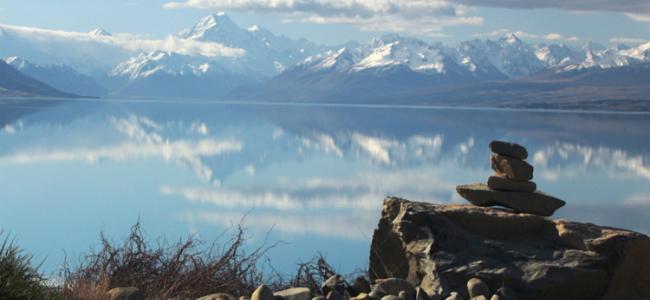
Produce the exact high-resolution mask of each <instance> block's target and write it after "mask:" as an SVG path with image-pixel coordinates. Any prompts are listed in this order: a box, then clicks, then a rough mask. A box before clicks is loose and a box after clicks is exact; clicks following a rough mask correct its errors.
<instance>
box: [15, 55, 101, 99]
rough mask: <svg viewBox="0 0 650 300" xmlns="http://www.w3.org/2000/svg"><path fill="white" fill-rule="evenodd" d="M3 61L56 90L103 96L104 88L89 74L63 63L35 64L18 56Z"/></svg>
mask: <svg viewBox="0 0 650 300" xmlns="http://www.w3.org/2000/svg"><path fill="white" fill-rule="evenodd" d="M4 61H5V62H6V63H7V64H9V65H11V66H12V67H14V68H15V69H16V70H18V71H20V72H22V73H23V74H25V75H27V76H30V77H32V78H34V79H37V80H39V81H42V82H44V83H46V84H48V85H50V86H52V87H54V88H56V89H58V90H61V91H66V92H68V93H74V94H77V95H84V96H105V95H107V94H108V91H107V90H106V88H104V87H103V86H101V85H100V84H99V83H97V81H95V79H93V78H92V77H90V76H87V75H84V74H81V73H79V72H77V71H76V70H74V69H73V68H71V67H69V66H67V65H64V64H52V65H37V64H34V63H31V62H29V61H27V60H25V59H22V58H20V57H16V56H12V57H7V58H5V59H4Z"/></svg>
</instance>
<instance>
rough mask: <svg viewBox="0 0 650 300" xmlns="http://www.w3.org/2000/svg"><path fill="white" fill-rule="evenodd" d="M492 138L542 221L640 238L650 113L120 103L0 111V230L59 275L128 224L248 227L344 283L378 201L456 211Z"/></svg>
mask: <svg viewBox="0 0 650 300" xmlns="http://www.w3.org/2000/svg"><path fill="white" fill-rule="evenodd" d="M494 139H502V140H507V141H512V142H517V143H520V144H522V145H524V146H526V147H527V148H528V150H529V153H530V158H529V162H531V163H532V164H533V165H534V166H535V178H534V181H535V182H537V184H538V187H539V188H540V189H541V190H542V191H544V192H546V193H549V194H551V195H554V196H556V197H558V198H560V199H563V200H565V201H567V205H566V206H565V207H564V208H561V209H560V210H559V211H558V212H557V213H556V215H555V216H554V217H556V218H568V219H572V220H577V221H584V222H592V223H597V224H600V225H607V226H614V227H622V228H626V229H632V230H636V231H640V232H642V233H647V232H648V231H649V230H650V115H648V114H615V113H587V112H549V111H512V110H473V109H444V108H423V107H419V108H417V107H391V106H381V107H369V106H365V107H363V106H335V105H289V104H274V105H264V104H233V103H214V102H213V103H204V102H198V101H182V100H179V101H126V100H125V101H121V100H119V99H115V100H94V101H66V102H63V101H56V103H54V102H53V101H44V102H42V103H36V104H34V103H31V104H22V105H4V106H0V201H1V204H2V205H1V206H0V228H2V229H3V230H5V232H9V233H10V234H11V235H12V236H14V237H16V238H17V241H18V243H19V244H20V245H21V246H23V247H24V248H26V249H27V250H28V251H30V252H31V253H34V254H35V255H36V257H37V258H38V259H39V260H44V264H43V269H44V270H45V271H47V272H56V270H57V268H58V267H59V266H60V265H61V264H62V263H63V261H64V258H65V257H66V256H67V257H68V259H69V260H70V261H71V262H72V263H74V261H76V260H77V258H78V257H79V255H80V254H82V253H84V252H86V251H88V250H89V249H91V248H96V247H97V246H98V244H99V234H100V232H101V231H104V232H105V233H106V234H107V235H108V236H109V237H110V238H111V239H113V240H115V241H118V240H120V239H121V238H123V237H125V236H126V235H127V234H128V232H129V228H130V226H131V225H133V224H134V223H135V222H137V221H138V220H140V221H141V222H142V224H143V227H144V229H145V232H146V234H147V235H148V236H149V237H150V238H152V241H153V242H155V241H156V240H157V239H158V238H159V237H164V238H166V239H168V240H171V241H175V240H177V239H179V238H180V237H181V236H187V235H190V234H194V235H196V236H197V237H198V238H200V239H203V240H206V241H211V240H213V239H215V238H217V237H219V236H223V234H224V230H227V229H228V228H230V227H232V226H235V225H236V224H238V223H239V222H240V220H241V219H242V218H243V217H245V219H244V222H245V226H246V227H247V229H248V231H247V236H248V237H249V241H248V242H249V245H250V246H251V247H254V246H257V245H260V244H261V243H263V242H264V240H265V239H268V240H269V241H271V242H273V241H283V242H284V243H282V244H280V245H279V246H277V247H276V248H274V249H273V250H272V251H271V252H270V253H269V257H270V259H271V261H272V264H273V266H274V267H275V268H276V269H278V270H280V271H281V272H286V273H289V272H291V271H293V270H294V268H295V266H296V263H298V262H300V261H305V260H308V259H310V258H311V257H313V256H314V255H316V254H317V253H319V252H320V253H323V254H325V255H326V256H327V258H328V259H329V260H330V261H331V263H332V264H333V265H334V266H335V267H338V269H339V270H340V271H342V272H349V271H352V270H354V269H356V268H360V267H366V266H367V260H368V254H369V245H370V239H371V237H372V232H373V229H374V227H375V226H376V224H377V221H378V218H379V214H380V210H381V204H382V201H383V199H384V197H385V196H387V195H395V196H400V197H404V198H407V199H411V200H419V201H430V202H438V203H465V201H464V200H462V199H461V198H460V197H459V196H458V195H457V194H456V192H455V186H456V185H458V184H464V183H473V182H485V181H486V180H487V177H488V176H489V175H490V174H491V173H492V171H491V169H490V163H489V159H490V151H489V149H488V146H487V145H488V143H489V142H490V141H491V140H494Z"/></svg>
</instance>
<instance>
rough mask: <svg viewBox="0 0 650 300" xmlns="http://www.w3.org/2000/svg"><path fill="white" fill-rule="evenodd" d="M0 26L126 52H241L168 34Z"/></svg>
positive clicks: (35, 37)
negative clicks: (160, 36) (150, 36)
mask: <svg viewBox="0 0 650 300" xmlns="http://www.w3.org/2000/svg"><path fill="white" fill-rule="evenodd" d="M0 29H2V30H5V31H6V32H8V33H11V34H14V35H17V36H21V37H24V38H28V39H30V40H35V41H38V42H46V41H54V42H66V41H67V42H80V43H82V44H98V45H102V46H109V47H116V48H121V49H123V50H125V51H130V52H140V51H155V50H162V51H169V52H175V53H179V54H184V55H203V56H206V57H240V56H242V55H244V53H245V51H244V50H243V49H238V48H230V47H226V46H224V45H222V44H219V43H212V42H201V41H196V40H191V39H181V38H178V37H175V36H171V35H170V36H168V37H166V38H165V39H158V40H157V39H147V38H143V37H140V36H136V35H132V34H118V35H115V36H101V35H92V34H90V33H85V32H73V31H63V30H51V29H42V28H35V27H25V26H12V25H5V24H0Z"/></svg>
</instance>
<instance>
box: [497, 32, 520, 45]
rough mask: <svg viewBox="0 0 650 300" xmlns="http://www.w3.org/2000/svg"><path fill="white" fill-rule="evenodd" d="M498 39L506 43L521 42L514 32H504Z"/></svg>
mask: <svg viewBox="0 0 650 300" xmlns="http://www.w3.org/2000/svg"><path fill="white" fill-rule="evenodd" d="M499 40H500V41H503V42H505V43H508V44H519V43H521V42H522V41H521V39H520V38H519V37H518V36H517V34H516V33H514V32H511V33H507V34H505V35H504V36H503V37H501V38H500V39H499Z"/></svg>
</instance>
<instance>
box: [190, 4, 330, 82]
mask: <svg viewBox="0 0 650 300" xmlns="http://www.w3.org/2000/svg"><path fill="white" fill-rule="evenodd" d="M179 36H180V37H182V38H186V39H192V40H197V41H204V42H216V43H220V44H223V45H225V46H228V47H232V48H240V49H244V50H245V51H246V53H245V54H244V56H243V57H242V58H240V60H241V62H242V63H243V64H245V65H246V66H248V67H251V68H252V67H254V68H255V70H256V71H257V72H259V73H261V74H264V75H266V76H273V75H276V74H279V73H280V72H282V71H284V70H285V69H287V68H288V67H291V66H293V65H295V64H296V63H298V62H300V61H302V60H303V59H305V58H306V57H308V56H311V55H315V54H317V53H320V52H323V51H326V50H327V47H324V46H318V45H316V44H314V43H312V42H309V41H307V40H306V39H298V40H294V39H291V38H288V37H285V36H276V35H274V34H273V33H271V32H270V31H268V30H266V29H264V28H261V27H259V26H252V27H250V28H248V29H244V28H241V27H239V26H238V25H237V24H235V23H234V22H233V21H232V20H231V19H230V18H229V17H228V15H226V14H225V13H218V14H213V15H210V16H207V17H205V18H203V19H201V21H199V22H198V23H197V24H196V25H194V26H193V27H192V28H190V29H188V30H185V31H183V32H181V33H180V34H179Z"/></svg>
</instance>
